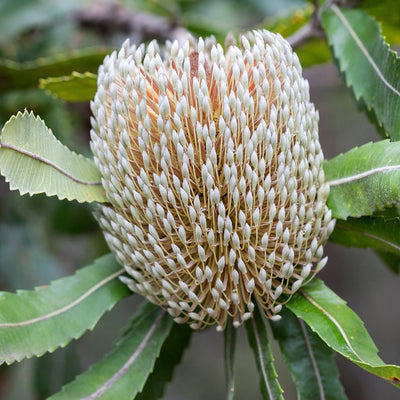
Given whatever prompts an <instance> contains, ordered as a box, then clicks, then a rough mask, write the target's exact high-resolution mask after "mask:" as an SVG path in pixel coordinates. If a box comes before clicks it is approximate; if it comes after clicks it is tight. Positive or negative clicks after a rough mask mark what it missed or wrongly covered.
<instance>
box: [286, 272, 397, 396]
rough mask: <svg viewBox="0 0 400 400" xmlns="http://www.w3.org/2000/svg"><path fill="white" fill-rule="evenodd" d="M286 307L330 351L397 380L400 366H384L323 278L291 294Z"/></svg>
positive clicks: (364, 332) (357, 321) (357, 322)
mask: <svg viewBox="0 0 400 400" xmlns="http://www.w3.org/2000/svg"><path fill="white" fill-rule="evenodd" d="M287 307H288V308H289V309H290V310H291V311H292V312H294V313H295V314H296V315H297V316H298V317H300V318H302V319H303V320H304V321H305V322H306V323H307V325H308V326H309V327H310V328H311V329H312V330H313V331H314V332H316V333H317V334H318V335H319V337H320V338H321V339H322V340H323V341H324V342H325V343H326V344H327V345H328V346H329V347H331V348H332V349H333V350H335V351H337V352H338V353H340V354H341V355H342V356H344V357H346V358H347V359H348V360H350V361H352V362H354V363H355V364H357V365H358V366H360V367H361V368H364V369H365V370H367V371H369V372H371V373H373V374H375V375H377V376H379V377H381V378H383V379H386V380H388V381H390V382H392V383H394V384H397V385H398V384H399V383H400V367H399V366H397V365H387V364H385V363H384V362H383V361H382V360H381V359H380V358H379V357H378V355H377V353H378V350H377V348H376V346H375V344H374V342H373V341H372V339H371V337H370V336H369V334H368V332H367V330H366V329H365V327H364V324H363V322H362V321H361V320H360V318H359V317H358V316H357V315H356V313H355V312H354V311H352V310H351V309H350V308H349V307H347V306H346V303H345V302H344V301H343V300H342V299H341V298H340V297H339V296H337V295H336V294H335V293H334V292H332V291H331V290H330V289H329V288H327V287H326V286H325V285H324V283H323V282H322V281H320V280H318V279H314V280H312V281H311V282H310V283H309V284H308V285H307V286H305V287H304V289H303V290H301V291H300V292H298V293H296V294H295V295H294V296H293V297H292V299H291V300H290V302H289V303H288V304H287ZM399 388H400V385H399Z"/></svg>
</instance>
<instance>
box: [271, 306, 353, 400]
mask: <svg viewBox="0 0 400 400" xmlns="http://www.w3.org/2000/svg"><path fill="white" fill-rule="evenodd" d="M280 314H281V316H282V320H281V321H279V322H271V329H272V332H273V333H274V337H275V338H276V339H277V340H278V341H279V346H280V348H281V350H282V354H283V357H284V359H285V362H286V363H287V364H288V367H289V370H290V374H291V375H292V378H293V380H294V382H295V383H296V387H297V395H298V399H299V400H309V399H313V400H318V399H319V400H345V399H347V397H346V395H345V393H344V390H343V387H342V385H341V383H340V380H339V373H338V370H337V367H336V364H335V361H334V359H333V354H334V353H333V351H332V350H331V349H330V348H329V347H328V346H327V345H326V344H325V343H324V342H323V341H322V340H321V339H320V338H319V337H318V335H317V334H315V333H314V332H312V331H311V329H310V328H309V327H308V326H306V325H305V324H304V322H303V321H301V320H300V319H299V318H296V316H295V315H294V314H293V313H292V312H290V311H289V310H288V309H287V307H284V308H283V309H282V311H281V313H280Z"/></svg>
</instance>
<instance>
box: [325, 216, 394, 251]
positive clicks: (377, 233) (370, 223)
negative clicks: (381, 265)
mask: <svg viewBox="0 0 400 400" xmlns="http://www.w3.org/2000/svg"><path fill="white" fill-rule="evenodd" d="M399 232H400V218H399V217H396V218H385V217H384V216H382V215H374V216H371V217H361V218H348V219H347V220H346V221H344V220H340V219H339V220H337V221H336V226H335V230H334V232H333V233H332V235H331V236H330V238H329V240H331V241H332V242H336V243H340V244H342V245H344V246H356V247H361V248H366V247H370V248H373V249H374V250H377V251H380V252H382V253H385V254H386V253H391V254H393V255H397V256H400V235H399Z"/></svg>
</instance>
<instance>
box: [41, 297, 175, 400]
mask: <svg viewBox="0 0 400 400" xmlns="http://www.w3.org/2000/svg"><path fill="white" fill-rule="evenodd" d="M173 324H174V322H173V319H172V318H171V317H170V316H169V315H168V314H166V313H165V312H164V311H163V310H162V309H161V308H159V307H158V306H155V305H153V304H151V303H149V302H147V301H146V302H144V305H142V306H141V307H140V309H139V311H138V312H136V314H135V316H134V318H133V321H132V323H131V325H130V329H129V331H128V332H127V333H126V334H125V335H124V336H123V338H122V339H121V340H120V341H119V342H118V343H117V345H116V347H115V349H114V350H113V351H111V352H110V353H109V354H108V355H107V356H106V357H105V358H104V359H103V360H102V361H100V362H98V363H97V364H95V365H94V366H92V367H91V368H90V369H89V370H88V371H87V372H85V373H83V374H82V375H79V376H78V377H77V378H76V379H75V380H74V381H73V382H71V383H69V384H68V385H66V386H64V387H63V389H62V390H61V391H60V392H58V393H57V394H55V395H54V396H52V397H50V398H49V400H94V399H101V400H115V399H118V400H132V399H134V398H135V396H136V395H137V393H139V392H140V391H141V390H142V389H143V387H144V385H145V383H146V380H147V379H148V377H149V376H150V374H151V372H152V371H153V368H154V365H155V363H156V360H157V357H158V356H159V354H160V352H161V348H162V345H163V343H164V342H165V340H166V338H167V337H168V335H169V333H170V331H171V328H172V326H173Z"/></svg>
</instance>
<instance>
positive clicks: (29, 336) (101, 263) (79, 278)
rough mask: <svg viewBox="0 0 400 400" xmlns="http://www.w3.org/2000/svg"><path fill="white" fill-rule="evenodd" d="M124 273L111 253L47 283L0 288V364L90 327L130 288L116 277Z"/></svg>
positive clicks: (61, 343)
mask: <svg viewBox="0 0 400 400" xmlns="http://www.w3.org/2000/svg"><path fill="white" fill-rule="evenodd" d="M123 272H124V270H123V269H122V268H121V266H120V265H119V264H118V263H117V262H116V260H115V258H114V256H113V255H111V254H110V255H107V256H104V257H102V258H100V259H98V260H97V261H96V262H95V263H94V264H93V265H90V266H88V267H85V268H83V269H81V270H79V271H78V272H77V273H76V274H75V275H73V276H70V277H66V278H61V279H58V280H56V281H54V282H52V283H51V284H50V286H42V287H39V288H36V289H35V290H23V291H19V292H17V293H16V294H14V293H8V292H0V364H1V363H2V362H6V363H8V364H9V363H12V362H14V361H20V360H22V359H23V358H25V357H27V358H29V357H32V356H33V355H35V356H40V355H42V354H43V353H45V352H52V351H54V350H55V349H56V348H57V347H60V346H61V347H62V346H65V345H66V344H67V343H68V342H70V341H71V340H72V339H76V338H78V337H80V336H81V335H82V334H83V333H84V332H85V331H86V330H87V329H93V327H94V326H95V325H96V323H97V321H98V320H99V319H100V317H101V316H102V315H103V314H104V313H105V312H106V311H107V310H110V309H111V308H112V307H113V306H114V305H115V304H116V303H117V302H118V301H119V300H121V299H122V298H124V297H126V296H128V295H129V294H130V293H131V292H130V291H129V290H128V289H127V288H126V286H125V285H124V284H123V283H121V282H120V281H119V280H118V279H117V277H118V276H119V275H120V274H121V273H123Z"/></svg>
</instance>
